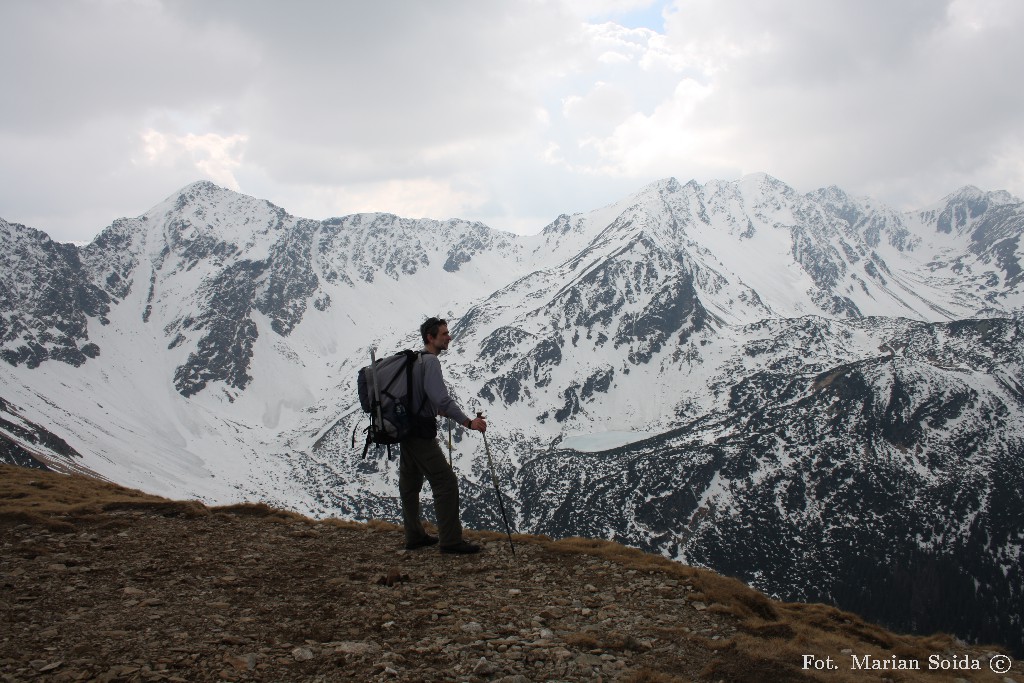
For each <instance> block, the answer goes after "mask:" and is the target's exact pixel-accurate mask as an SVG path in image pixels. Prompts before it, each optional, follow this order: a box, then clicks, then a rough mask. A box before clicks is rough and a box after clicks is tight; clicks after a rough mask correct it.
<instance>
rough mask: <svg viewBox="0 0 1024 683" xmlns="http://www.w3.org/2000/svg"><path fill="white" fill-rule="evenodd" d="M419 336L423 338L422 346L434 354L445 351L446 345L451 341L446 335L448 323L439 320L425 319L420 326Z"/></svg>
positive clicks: (449, 336)
mask: <svg viewBox="0 0 1024 683" xmlns="http://www.w3.org/2000/svg"><path fill="white" fill-rule="evenodd" d="M420 336H422V337H423V345H424V346H426V347H427V349H428V350H432V351H433V352H435V353H436V352H438V351H446V350H447V349H448V343H449V342H450V341H451V340H452V338H451V335H449V334H448V321H446V320H442V319H441V318H427V320H426V321H425V322H424V323H423V324H422V325H420Z"/></svg>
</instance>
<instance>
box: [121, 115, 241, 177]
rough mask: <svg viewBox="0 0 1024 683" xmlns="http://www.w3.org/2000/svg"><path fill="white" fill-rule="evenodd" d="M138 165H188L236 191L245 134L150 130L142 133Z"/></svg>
mask: <svg viewBox="0 0 1024 683" xmlns="http://www.w3.org/2000/svg"><path fill="white" fill-rule="evenodd" d="M140 137H141V146H142V157H141V159H139V160H137V161H136V164H138V165H139V166H178V167H181V166H184V167H186V168H187V167H188V166H192V167H194V168H195V170H196V171H198V172H199V173H200V174H201V175H203V176H204V177H207V178H210V179H211V180H213V181H214V182H216V183H218V184H220V185H221V186H223V187H227V188H230V189H232V190H238V189H240V186H239V184H238V180H237V179H236V178H235V171H236V170H237V169H238V168H240V167H241V165H242V156H241V150H242V149H244V146H245V143H246V142H247V141H248V139H249V138H248V136H246V135H229V136H222V135H217V134H216V133H206V134H205V135H195V134H194V133H189V134H187V135H167V134H165V133H161V132H159V131H157V130H154V129H147V130H144V131H142V134H141V135H140Z"/></svg>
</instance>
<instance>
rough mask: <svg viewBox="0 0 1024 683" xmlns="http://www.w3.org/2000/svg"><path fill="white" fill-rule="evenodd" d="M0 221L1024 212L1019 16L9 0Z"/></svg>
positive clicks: (532, 220)
mask: <svg viewBox="0 0 1024 683" xmlns="http://www.w3.org/2000/svg"><path fill="white" fill-rule="evenodd" d="M0 26H3V27H4V29H5V30H4V38H3V40H2V41H0V92H2V93H3V100H4V101H3V104H2V106H0V218H3V219H5V220H7V221H9V222H14V223H22V224H24V225H28V226H30V227H33V228H36V229H39V230H42V231H44V232H46V233H48V234H49V235H50V236H51V237H52V238H53V239H55V240H58V241H75V242H88V241H90V240H92V239H93V238H94V237H95V236H96V235H97V234H98V233H99V232H100V231H101V230H102V229H103V228H105V227H106V226H108V225H109V224H110V223H111V222H113V220H115V219H116V218H121V217H133V216H139V215H141V214H143V213H145V212H146V211H147V210H148V209H150V208H152V207H153V206H155V205H156V204H158V203H160V202H161V201H162V200H163V199H164V198H166V197H168V196H170V195H173V194H174V193H175V192H176V191H177V190H179V189H180V188H182V187H184V186H185V185H187V184H189V183H191V182H194V181H196V180H201V179H208V180H211V181H213V182H215V183H217V184H218V185H221V186H223V187H228V188H231V189H233V190H237V191H240V192H243V193H245V194H248V195H252V196H255V197H259V198H261V199H267V200H269V201H271V202H273V203H274V204H277V205H278V206H280V207H282V208H284V209H285V210H286V211H288V212H289V213H291V214H293V215H296V216H301V217H304V218H312V219H317V220H319V219H324V218H329V217H333V216H343V215H348V214H352V213H358V212H367V211H386V212H390V213H395V214H398V215H400V216H403V217H408V218H424V217H426V218H435V219H441V220H443V219H448V218H462V219H467V220H477V221H481V222H483V223H486V224H487V225H489V226H491V227H492V228H497V229H501V230H509V231H513V232H517V233H521V234H530V233H536V232H538V231H540V230H541V229H542V228H543V227H544V226H545V225H547V224H548V223H550V222H551V221H552V220H554V219H555V218H556V217H557V216H558V215H559V214H562V213H568V214H571V213H575V212H579V211H589V210H591V209H596V208H599V207H602V206H605V205H607V204H610V203H612V202H615V201H618V200H619V199H622V198H625V197H627V196H628V195H630V194H632V193H633V192H636V191H638V190H640V189H641V188H642V187H644V186H645V185H647V184H648V183H651V182H654V181H656V180H659V179H662V178H667V177H675V178H677V179H679V180H680V181H681V182H684V183H685V182H687V181H689V180H691V179H692V180H697V181H698V182H700V183H706V182H707V181H709V180H725V181H731V180H737V179H739V178H741V177H743V176H744V175H747V174H750V173H759V172H764V173H768V174H770V175H772V176H774V177H776V178H778V179H780V180H782V181H783V182H785V183H787V184H789V185H790V186H792V187H793V188H795V189H796V190H798V191H801V192H809V191H812V190H814V189H817V188H820V187H825V186H829V185H837V186H839V187H841V188H842V189H844V190H846V191H847V192H848V193H850V194H853V195H857V196H867V197H871V198H873V199H875V200H877V201H879V202H883V203H886V204H889V205H891V206H893V207H895V208H897V209H902V210H911V209H918V208H924V207H926V206H931V205H933V204H935V203H936V202H938V201H940V200H941V199H942V198H943V197H944V196H946V195H947V194H950V193H951V192H954V191H956V190H957V189H959V188H960V187H963V186H964V185H975V186H977V187H980V188H981V189H984V190H1008V191H1010V192H1011V193H1013V194H1014V195H1016V196H1018V197H1024V88H1022V87H1021V83H1022V82H1024V40H1021V35H1024V2H1020V0H900V1H899V2H892V1H891V0H771V1H770V2H769V1H766V2H754V1H751V0H516V1H514V2H513V1H511V0H504V1H502V0H495V1H493V2H480V1H479V0H430V1H429V2H428V1H426V0H382V1H379V2H378V1H374V2H370V1H366V2H357V1H355V0H338V1H336V2H334V1H328V0H289V1H288V2H282V1H277V0H274V1H271V0H43V1H39V0H3V1H2V2H0Z"/></svg>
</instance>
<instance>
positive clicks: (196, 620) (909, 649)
mask: <svg viewBox="0 0 1024 683" xmlns="http://www.w3.org/2000/svg"><path fill="white" fill-rule="evenodd" d="M474 538H475V539H476V540H478V541H480V542H482V543H484V545H485V552H484V553H483V554H481V555H480V556H477V557H471V558H465V557H455V558H452V557H447V556H441V555H440V554H439V553H437V552H435V551H432V550H421V551H417V552H406V551H404V550H402V549H401V546H402V534H401V531H400V530H399V529H397V528H396V527H393V526H391V525H388V524H383V523H371V524H368V525H359V524H352V523H345V522H339V521H337V520H327V521H322V522H314V521H312V520H309V519H306V518H303V517H299V516H296V515H293V514H289V513H285V512H280V511H276V510H273V509H271V508H268V507H265V506H260V505H239V506H231V507H221V508H208V507H205V506H202V505H200V504H198V503H193V502H174V501H168V500H164V499H160V498H156V497H153V496H149V495H146V494H142V493H139V492H137V491H131V490H127V489H122V488H119V487H116V486H113V485H110V484H105V483H101V482H98V481H96V480H93V479H88V478H85V477H81V476H65V475H58V474H53V473H47V472H40V471H37V470H29V469H24V468H18V467H12V466H7V465H0V629H2V630H0V680H5V681H21V680H52V681H78V680H100V681H159V680H170V681H207V680H264V681H308V680H367V681H372V680H380V681H440V680H460V681H495V680H503V681H506V682H512V681H547V680H564V681H582V680H621V681H790V680H819V681H829V682H832V681H879V680H885V679H888V680H892V681H915V680H929V681H931V680H948V681H954V680H968V681H1007V680H1014V678H1008V677H1015V679H1016V680H1024V665H1022V664H1021V663H1019V662H1013V660H1011V659H1009V658H1007V657H1005V655H1002V654H999V653H996V652H994V651H990V650H988V649H986V648H974V647H967V646H965V645H963V644H962V643H959V642H957V641H955V640H954V639H951V638H949V637H947V636H934V637H931V638H920V637H910V636H903V635H895V634H892V633H889V632H887V631H885V630H882V629H880V628H878V627H875V626H872V625H870V624H867V623H865V622H864V621H862V620H861V619H860V618H858V617H856V616H854V615H852V614H849V613H844V612H841V611H839V610H836V609H833V608H830V607H825V606H822V605H800V604H784V603H779V602H775V601H771V600H769V599H767V598H765V597H764V596H763V595H761V594H760V593H756V592H754V591H752V590H750V589H748V588H747V587H746V586H744V585H742V584H740V583H739V582H736V581H733V580H731V579H726V578H722V577H720V576H717V575H715V574H712V573H710V572H705V571H702V570H697V569H693V568H690V567H686V566H683V565H679V564H677V563H673V562H670V561H668V560H665V559H663V558H660V557H655V556H652V555H646V554H643V553H640V552H639V551H635V550H629V549H626V548H624V547H622V546H618V545H615V544H611V543H607V542H601V541H586V540H581V539H569V540H563V541H559V542H552V541H550V540H547V539H544V538H539V537H516V554H515V555H514V556H513V554H512V553H511V552H510V549H509V545H508V542H507V540H506V539H505V538H504V537H501V536H499V535H496V534H484V533H481V534H476V535H474ZM808 655H810V656H813V658H814V660H813V661H816V662H817V663H818V664H819V665H820V666H828V663H831V664H832V666H835V667H838V668H835V669H833V670H815V669H814V668H806V669H805V668H804V663H805V656H808ZM807 661H810V660H807ZM872 661H873V662H874V663H876V664H879V665H881V664H889V665H891V664H892V663H897V662H898V663H903V664H904V665H912V664H913V663H914V662H917V663H919V664H920V666H921V669H922V670H921V671H871V670H856V669H851V667H852V666H853V665H854V664H855V663H861V664H864V663H868V662H872ZM930 662H935V663H938V664H939V665H945V666H946V667H950V668H946V669H945V670H943V669H939V670H937V671H928V667H929V663H930ZM1002 664H1012V670H1010V671H1006V672H1004V671H1000V674H999V675H996V674H994V673H993V672H992V670H991V669H992V668H996V669H1000V666H1001V665H1002ZM970 665H974V666H977V667H979V668H978V669H975V670H971V669H967V670H965V669H963V668H960V669H955V668H952V667H954V666H960V667H963V666H970Z"/></svg>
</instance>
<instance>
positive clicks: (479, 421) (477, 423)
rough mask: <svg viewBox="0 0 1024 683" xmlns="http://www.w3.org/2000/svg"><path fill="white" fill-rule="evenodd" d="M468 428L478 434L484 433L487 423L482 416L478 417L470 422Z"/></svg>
mask: <svg viewBox="0 0 1024 683" xmlns="http://www.w3.org/2000/svg"><path fill="white" fill-rule="evenodd" d="M469 428H470V429H475V430H476V431H478V432H486V431H487V421H486V420H485V419H484V418H483V417H482V416H479V415H478V416H477V417H475V418H473V419H472V420H470V422H469Z"/></svg>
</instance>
